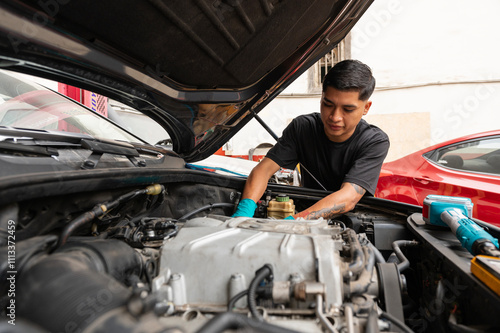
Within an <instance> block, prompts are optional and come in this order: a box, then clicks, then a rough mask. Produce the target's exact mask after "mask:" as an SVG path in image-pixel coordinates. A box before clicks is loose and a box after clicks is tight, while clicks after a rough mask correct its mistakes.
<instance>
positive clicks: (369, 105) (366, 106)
mask: <svg viewBox="0 0 500 333" xmlns="http://www.w3.org/2000/svg"><path fill="white" fill-rule="evenodd" d="M371 106H372V101H367V102H366V103H365V109H364V110H363V116H364V115H366V114H367V113H368V111H369V110H370V107H371Z"/></svg>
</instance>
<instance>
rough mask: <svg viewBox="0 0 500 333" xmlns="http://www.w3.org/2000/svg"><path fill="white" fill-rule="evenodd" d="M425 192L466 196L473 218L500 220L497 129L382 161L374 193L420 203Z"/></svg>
mask: <svg viewBox="0 0 500 333" xmlns="http://www.w3.org/2000/svg"><path fill="white" fill-rule="evenodd" d="M428 194H441V195H449V196H460V197H467V198H471V199H472V202H473V203H474V207H473V213H472V216H473V217H474V218H478V219H480V220H483V221H485V222H489V223H492V224H495V225H500V214H499V213H500V130H495V131H490V132H483V133H478V134H473V135H467V136H463V137H460V138H457V139H453V140H450V141H446V142H443V143H440V144H437V145H434V146H431V147H429V148H425V149H422V150H420V151H417V152H415V153H413V154H410V155H407V156H405V157H402V158H400V159H398V160H395V161H393V162H388V163H384V165H383V166H382V171H381V173H380V179H379V181H378V186H377V190H376V192H375V196H376V197H379V198H384V199H389V200H394V201H400V202H405V203H410V204H415V205H422V203H423V200H424V198H425V197H426V196H427V195H428Z"/></svg>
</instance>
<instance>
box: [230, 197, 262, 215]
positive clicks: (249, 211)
mask: <svg viewBox="0 0 500 333" xmlns="http://www.w3.org/2000/svg"><path fill="white" fill-rule="evenodd" d="M256 208H257V204H256V203H255V201H253V200H252V199H243V200H241V201H240V203H239V204H238V207H237V208H236V212H234V214H233V215H232V216H231V217H239V216H246V217H253V215H254V213H255V209H256Z"/></svg>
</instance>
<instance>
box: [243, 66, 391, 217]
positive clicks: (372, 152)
mask: <svg viewBox="0 0 500 333" xmlns="http://www.w3.org/2000/svg"><path fill="white" fill-rule="evenodd" d="M374 89H375V78H374V77H373V75H372V73H371V70H370V68H369V67H368V66H366V65H365V64H363V63H361V62H360V61H356V60H345V61H342V62H339V63H337V64H336V65H335V66H334V67H333V68H332V69H331V70H330V71H329V72H328V73H327V74H326V76H325V78H324V80H323V92H322V96H321V107H320V111H321V112H320V113H312V114H308V115H302V116H299V117H297V118H295V119H294V120H293V121H292V122H291V123H290V125H288V127H287V128H286V129H285V130H284V131H283V136H282V137H281V138H280V139H279V140H278V142H277V143H276V145H275V146H274V147H273V148H272V149H271V150H270V151H269V152H268V154H267V155H266V157H265V158H264V159H263V160H262V161H261V162H260V163H259V164H258V165H257V166H256V167H255V168H254V169H253V170H252V172H251V173H250V175H249V176H248V179H247V182H246V184H245V188H244V190H243V196H242V200H241V202H240V204H239V205H238V208H237V210H236V212H235V214H234V215H233V216H234V217H237V216H248V217H252V216H253V214H254V211H255V208H256V201H258V200H259V199H260V198H261V196H262V195H263V193H264V191H265V190H266V187H267V182H268V180H269V178H270V177H271V176H272V175H273V174H274V173H275V172H276V171H278V170H279V169H280V167H284V168H289V169H293V168H294V167H295V165H296V164H297V163H301V165H302V168H301V171H302V177H303V179H304V186H305V187H310V188H320V189H321V188H325V189H327V190H330V191H333V193H331V194H330V195H328V196H326V197H325V198H323V199H321V200H320V201H318V202H317V203H315V204H314V205H312V206H311V207H309V208H308V209H306V210H304V211H302V212H298V213H296V214H295V215H293V216H290V217H288V218H289V219H291V218H294V219H296V218H304V219H317V218H319V217H323V218H325V219H329V218H332V217H333V216H335V215H336V214H339V213H343V212H347V211H350V210H352V209H353V208H354V206H355V205H356V203H357V202H358V201H359V200H360V199H361V198H362V197H363V195H365V193H367V192H368V193H369V194H372V195H373V193H374V192H375V188H376V186H377V181H378V176H379V173H380V168H381V166H382V163H383V161H384V159H385V157H386V155H387V150H388V149H389V138H388V137H387V135H386V134H385V133H384V132H383V131H382V130H381V129H379V128H377V127H375V126H372V125H370V124H368V123H367V122H366V121H365V120H364V119H361V118H362V116H364V115H366V114H367V113H368V110H370V107H371V105H372V102H371V101H369V98H370V96H371V94H372V93H373V90H374ZM305 169H307V171H309V172H310V173H311V174H312V175H313V176H311V175H309V173H308V172H305ZM320 184H321V185H320ZM288 218H287V219H288Z"/></svg>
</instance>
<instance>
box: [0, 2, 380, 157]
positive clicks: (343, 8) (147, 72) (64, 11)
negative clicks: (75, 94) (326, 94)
mask: <svg viewBox="0 0 500 333" xmlns="http://www.w3.org/2000/svg"><path fill="white" fill-rule="evenodd" d="M371 2H372V1H371V0H360V1H351V0H347V1H345V0H339V1H331V0H317V1H303V0H287V1H283V0H260V1H239V0H235V1H233V0H215V1H208V0H192V1H161V0H149V1H129V0H120V1H109V0H99V1H95V0H94V1H66V0H64V1H62V0H58V1H37V0H22V1H13V0H8V1H2V3H1V4H0V53H1V56H0V64H1V66H2V67H9V69H12V70H16V71H20V72H24V73H28V74H34V75H39V76H40V75H41V76H44V77H46V78H50V79H53V80H56V81H59V82H64V83H68V84H71V85H74V86H78V87H81V88H84V89H88V90H91V91H94V92H97V93H100V94H103V95H106V96H108V97H111V98H114V99H117V100H119V101H121V102H123V103H126V104H128V105H130V106H132V107H134V108H136V109H138V110H139V111H141V112H143V113H144V114H146V115H148V116H149V117H151V118H153V119H154V120H155V121H157V122H158V123H159V124H161V126H162V127H164V128H165V129H166V130H167V131H168V132H169V134H170V136H171V139H172V142H173V149H174V151H176V152H177V153H179V154H180V155H181V156H182V157H183V158H184V159H185V160H186V161H188V162H189V161H195V160H200V159H202V158H204V157H207V156H209V155H211V154H212V153H214V152H215V151H216V150H217V149H218V148H219V147H220V146H222V145H223V144H224V143H225V142H226V141H227V140H228V139H230V138H231V137H232V136H233V135H234V134H235V133H236V132H237V131H238V130H239V129H240V128H241V127H243V126H244V125H245V124H246V123H247V122H248V121H249V120H250V119H251V118H252V117H253V116H254V115H255V114H257V113H258V112H259V111H260V110H261V109H262V108H263V107H264V106H265V105H267V104H268V103H269V102H270V101H271V100H272V99H273V98H274V97H275V96H277V95H278V94H279V93H280V92H281V91H282V90H283V89H284V88H285V87H286V86H288V85H289V84H290V83H291V82H292V81H293V80H294V79H296V78H297V77H298V76H300V75H301V74H302V73H303V72H304V71H305V70H306V69H307V68H308V67H310V66H311V65H312V64H313V63H314V62H315V61H317V60H318V59H319V58H320V57H321V56H323V55H324V54H325V53H326V52H328V51H330V50H331V49H332V48H333V47H335V45H336V44H337V43H338V42H339V41H340V40H342V38H344V37H345V35H346V34H347V33H348V32H349V30H350V29H351V28H352V27H353V25H354V24H355V23H356V21H357V20H358V19H359V18H360V16H361V15H362V13H364V11H365V10H366V9H367V8H368V6H369V5H370V3H371Z"/></svg>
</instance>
